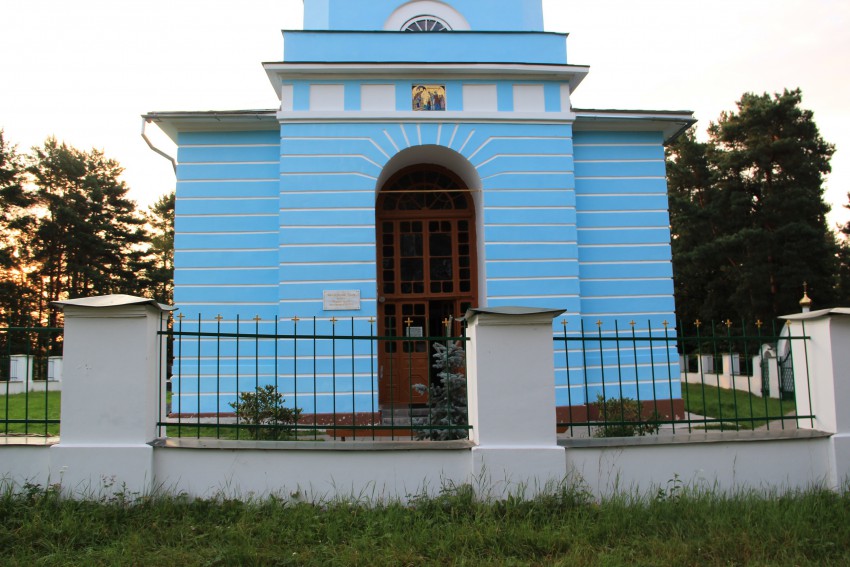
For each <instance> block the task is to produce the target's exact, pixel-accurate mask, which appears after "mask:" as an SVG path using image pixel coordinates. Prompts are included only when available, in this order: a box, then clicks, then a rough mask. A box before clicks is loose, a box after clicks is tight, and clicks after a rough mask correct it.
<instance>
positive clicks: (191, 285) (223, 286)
mask: <svg viewBox="0 0 850 567" xmlns="http://www.w3.org/2000/svg"><path fill="white" fill-rule="evenodd" d="M177 287H179V288H180V289H187V288H192V289H204V288H243V287H252V288H254V287H262V288H271V289H277V287H278V285H277V284H177Z"/></svg>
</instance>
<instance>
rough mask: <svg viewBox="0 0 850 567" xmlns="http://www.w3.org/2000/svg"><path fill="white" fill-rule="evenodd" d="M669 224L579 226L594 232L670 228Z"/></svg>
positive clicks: (579, 229)
mask: <svg viewBox="0 0 850 567" xmlns="http://www.w3.org/2000/svg"><path fill="white" fill-rule="evenodd" d="M669 229H670V227H669V226H594V227H588V228H581V227H578V228H577V230H578V231H579V232H593V231H598V230H629V231H634V230H669Z"/></svg>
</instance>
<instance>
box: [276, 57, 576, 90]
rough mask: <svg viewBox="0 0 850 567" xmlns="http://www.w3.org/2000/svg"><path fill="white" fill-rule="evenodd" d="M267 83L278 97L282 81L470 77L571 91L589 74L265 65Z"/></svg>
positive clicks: (482, 67)
mask: <svg viewBox="0 0 850 567" xmlns="http://www.w3.org/2000/svg"><path fill="white" fill-rule="evenodd" d="M263 67H264V68H265V70H266V73H267V74H268V76H269V80H270V81H271V83H272V85H273V86H274V88H275V91H276V92H277V93H278V95H280V87H281V85H282V84H283V82H284V81H292V80H297V79H321V80H328V79H331V80H343V79H347V80H351V79H357V80H359V79H394V80H397V79H399V78H401V77H405V76H407V77H412V78H416V79H429V78H443V77H445V78H447V79H448V78H456V77H458V76H461V77H469V78H475V79H493V80H499V79H501V80H504V79H510V78H517V79H522V80H526V81H527V80H532V81H534V80H544V81H558V80H560V81H563V82H568V83H569V84H570V91H574V90H575V88H576V87H577V86H578V85H579V84H580V83H581V82H582V80H584V78H585V77H586V76H587V74H588V73H589V72H590V67H588V66H585V65H539V64H522V63H373V62H365V63H264V64H263Z"/></svg>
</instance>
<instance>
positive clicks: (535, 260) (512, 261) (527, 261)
mask: <svg viewBox="0 0 850 567" xmlns="http://www.w3.org/2000/svg"><path fill="white" fill-rule="evenodd" d="M550 262H575V259H574V258H551V259H539V258H532V259H525V258H523V259H509V260H487V264H488V265H489V264H530V263H547V264H548V263H550ZM615 263H618V262H615Z"/></svg>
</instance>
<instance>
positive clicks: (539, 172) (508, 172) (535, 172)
mask: <svg viewBox="0 0 850 567" xmlns="http://www.w3.org/2000/svg"><path fill="white" fill-rule="evenodd" d="M573 173H574V172H573V171H503V172H502V173H496V174H493V175H488V176H487V177H482V178H481V180H482V181H485V180H487V179H493V178H494V177H499V176H500V175H571V174H573ZM662 179H663V178H662Z"/></svg>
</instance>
